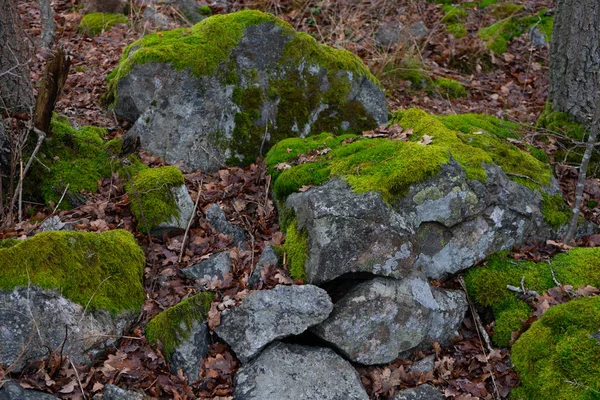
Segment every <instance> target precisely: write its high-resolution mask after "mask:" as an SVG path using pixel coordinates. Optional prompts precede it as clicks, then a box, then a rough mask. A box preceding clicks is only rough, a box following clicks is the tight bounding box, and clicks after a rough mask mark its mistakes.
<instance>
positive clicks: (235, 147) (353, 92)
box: [108, 10, 387, 169]
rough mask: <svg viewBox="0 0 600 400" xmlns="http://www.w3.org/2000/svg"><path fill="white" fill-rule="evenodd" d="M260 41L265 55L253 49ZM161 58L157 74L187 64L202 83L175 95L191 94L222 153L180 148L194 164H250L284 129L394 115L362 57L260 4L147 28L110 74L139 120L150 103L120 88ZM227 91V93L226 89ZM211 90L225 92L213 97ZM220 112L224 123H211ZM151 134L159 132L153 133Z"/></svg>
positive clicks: (333, 126)
mask: <svg viewBox="0 0 600 400" xmlns="http://www.w3.org/2000/svg"><path fill="white" fill-rule="evenodd" d="M257 32H260V33H257ZM267 36H268V39H265V37H267ZM265 40H268V41H270V42H272V46H270V48H269V49H263V50H260V49H261V48H262V47H261V46H263V44H264V43H258V41H262V42H264V41H265ZM257 49H258V50H257ZM259 50H260V51H261V54H256V55H255V54H252V55H249V54H251V53H252V52H256V51H259ZM263 53H268V54H263ZM256 58H261V59H263V61H261V62H259V61H257V60H256ZM158 64H160V65H162V64H166V65H167V66H166V68H163V71H162V72H164V70H167V72H164V76H162V77H158V78H156V74H155V73H152V76H153V77H154V78H155V79H164V80H169V79H170V78H169V76H168V75H169V74H175V73H176V72H173V71H172V70H174V71H185V72H182V74H181V75H185V76H186V78H185V79H188V78H189V81H190V82H196V83H197V84H198V89H197V95H196V93H192V91H191V89H190V86H193V85H192V84H191V83H190V84H189V85H186V88H179V87H177V88H174V89H173V90H174V91H176V92H177V93H179V92H178V91H182V92H185V93H183V94H181V95H179V94H178V95H177V96H179V97H177V99H180V100H173V99H174V97H175V96H171V100H172V101H173V102H175V103H176V102H178V101H179V102H181V101H184V102H190V104H189V105H185V106H183V105H182V107H183V108H186V107H188V106H189V108H191V109H195V110H200V111H198V112H196V113H195V117H194V118H198V120H199V124H202V123H204V125H206V126H204V125H203V129H200V130H201V131H202V135H205V136H206V137H207V140H208V141H209V145H207V146H206V147H207V148H208V149H207V151H206V153H212V154H214V155H216V156H214V155H213V157H212V158H211V157H208V156H206V157H208V160H202V161H196V159H197V158H199V156H198V153H194V154H195V155H194V156H192V155H189V156H187V155H185V152H183V151H182V152H175V153H177V155H181V154H184V156H185V157H187V158H186V159H184V160H183V162H184V163H183V165H184V167H185V168H191V169H196V168H202V169H215V168H214V167H215V166H216V165H218V163H214V158H215V157H216V158H218V159H219V160H220V161H222V163H226V164H237V165H247V164H249V163H251V162H254V161H255V160H256V157H257V156H259V155H262V154H264V153H265V152H266V151H267V150H268V149H269V148H270V146H271V145H272V144H273V143H275V142H277V141H279V140H282V139H284V138H287V137H290V136H307V135H310V134H315V133H320V132H322V131H329V132H333V133H336V134H339V133H344V132H346V131H352V132H354V133H358V132H360V131H362V130H364V129H372V128H374V127H376V126H377V125H378V124H379V123H381V122H385V120H386V118H387V113H386V112H385V98H384V95H383V92H382V91H381V86H380V84H379V82H378V81H377V79H376V78H375V77H374V76H373V75H372V74H371V73H370V71H369V69H368V68H367V67H366V66H365V65H364V63H363V62H362V61H361V60H360V58H358V57H357V56H355V55H354V54H352V53H350V52H348V51H346V50H340V49H334V48H332V47H329V46H325V45H322V44H319V43H318V42H317V41H316V40H315V39H314V38H313V37H311V36H310V35H308V34H305V33H300V32H296V31H294V29H293V28H292V27H291V26H290V25H289V24H288V23H286V22H284V21H282V20H280V19H278V18H276V17H274V16H272V15H269V14H264V13H261V12H259V11H250V10H246V11H240V12H237V13H232V14H227V15H215V16H212V17H210V18H207V19H205V20H203V21H201V22H200V23H198V24H196V25H195V26H193V27H192V28H184V29H177V30H173V31H168V32H160V33H156V34H151V35H147V36H145V37H143V38H141V39H139V40H138V41H136V42H134V43H132V44H131V45H129V46H127V48H126V49H125V50H124V53H123V56H122V58H121V60H120V63H119V66H118V68H117V69H116V70H114V71H113V72H112V73H111V74H110V75H109V78H108V81H109V82H108V87H109V96H108V100H109V101H110V102H112V104H113V105H114V106H115V110H116V112H117V113H118V114H119V115H121V116H123V117H124V118H126V119H130V120H131V121H136V120H138V119H139V118H140V115H139V114H140V113H143V112H144V110H147V109H149V107H150V105H149V104H145V103H144V104H141V103H139V104H138V103H136V102H138V101H142V100H139V98H130V97H127V96H129V95H128V94H127V93H129V92H128V91H127V90H125V89H123V90H121V92H120V93H122V96H126V98H123V97H121V98H119V96H118V93H117V91H118V90H117V89H118V88H122V87H123V85H128V84H129V83H128V82H129V80H128V77H130V74H131V73H132V68H133V67H134V66H136V69H135V70H134V72H133V73H134V74H144V73H146V72H147V71H149V70H150V69H152V68H155V67H156V65H158ZM142 66H145V67H142ZM136 76H137V75H136ZM205 78H206V79H205ZM131 79H133V78H131ZM144 79H145V78H144ZM208 80H210V82H211V83H210V84H209V83H207V81H208ZM365 81H366V82H365ZM215 85H218V86H219V90H217V92H219V96H217V95H216V94H212V93H214V90H215V89H214V86H215ZM207 86H211V89H208V88H207ZM186 90H187V91H186ZM222 93H225V96H220V94H222ZM154 95H156V93H149V94H148V95H147V96H140V97H142V98H146V97H148V98H150V97H151V96H154ZM202 96H213V97H218V98H217V99H214V101H213V99H204V98H203V97H202ZM375 97H376V98H375ZM196 98H197V99H196ZM367 98H368V99H367ZM158 100H160V99H158ZM215 101H216V102H218V104H219V105H220V109H219V112H217V111H215V110H213V109H212V108H211V109H210V110H205V109H207V108H210V107H208V106H206V104H208V103H211V104H214V103H215ZM131 103H134V104H135V107H132V106H130V104H131ZM202 104H204V106H203V105H202ZM203 107H204V108H203ZM162 109H164V107H162ZM132 110H135V112H134V111H132ZM160 110H161V107H159V111H160ZM224 113H225V114H224ZM217 114H218V115H217ZM147 117H148V118H146V119H142V120H143V121H145V124H146V126H148V125H152V123H153V116H152V115H150V114H148V116H147ZM165 118H166V117H165ZM211 119H214V120H215V122H214V123H208V122H212V121H211ZM188 120H189V118H188ZM161 129H164V128H163V127H162V125H161ZM181 129H182V132H183V131H184V130H185V133H181V134H182V135H185V136H189V135H191V133H189V132H188V131H189V130H187V128H184V127H182V128H181ZM211 130H212V131H211ZM144 132H153V129H152V128H149V129H145V130H144ZM147 134H148V135H150V134H154V133H147ZM195 134H197V132H195ZM173 135H174V136H176V135H177V134H173ZM148 142H155V143H156V142H158V141H157V140H152V138H149V139H148ZM178 143H181V141H178ZM144 145H145V142H144V140H142V146H144ZM148 146H149V147H150V145H148ZM169 149H170V150H171V149H172V148H171V147H170V148H169ZM151 150H152V151H156V152H158V151H160V150H158V149H151ZM165 151H166V150H165ZM165 151H163V153H164V152H165ZM200 153H201V154H204V153H203V152H200ZM221 154H223V155H224V156H223V157H221ZM161 155H162V153H161ZM174 157H175V156H174ZM221 158H222V159H221ZM167 161H173V162H175V161H174V160H169V159H168V158H167ZM177 161H179V159H178V160H177ZM210 163H213V164H215V165H213V164H210ZM209 164H210V165H209Z"/></svg>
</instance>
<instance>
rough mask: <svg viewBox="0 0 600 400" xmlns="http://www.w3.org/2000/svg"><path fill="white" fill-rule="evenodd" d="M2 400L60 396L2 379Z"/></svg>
mask: <svg viewBox="0 0 600 400" xmlns="http://www.w3.org/2000/svg"><path fill="white" fill-rule="evenodd" d="M0 400H58V397H55V396H52V395H51V394H48V393H44V392H39V391H37V390H30V389H24V388H22V387H21V385H19V383H18V382H15V381H6V382H4V383H3V382H2V381H0Z"/></svg>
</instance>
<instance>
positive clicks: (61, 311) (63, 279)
mask: <svg viewBox="0 0 600 400" xmlns="http://www.w3.org/2000/svg"><path fill="white" fill-rule="evenodd" d="M144 266H145V258H144V253H143V251H142V249H141V248H140V247H139V246H138V245H137V243H136V242H135V239H134V238H133V236H132V235H131V234H130V233H129V232H127V231H123V230H113V231H108V232H104V233H101V234H98V233H83V232H64V231H59V232H42V233H39V234H37V235H35V236H33V237H32V238H30V239H27V240H25V241H11V242H9V244H8V245H6V246H0V304H2V307H0V326H1V327H2V329H1V330H0V365H3V366H5V367H6V366H8V365H11V364H12V363H15V364H14V366H13V371H19V370H20V369H21V368H22V367H23V366H24V364H25V363H26V362H27V361H28V360H30V359H31V358H34V357H40V356H46V355H48V349H50V350H51V351H54V350H60V349H61V347H62V352H63V354H64V355H69V357H71V359H72V360H73V362H75V363H79V364H89V363H91V362H92V361H93V358H94V357H95V355H96V354H97V353H98V352H99V351H102V350H103V349H105V348H106V347H107V346H109V345H110V344H111V343H114V341H115V340H116V338H117V337H119V336H120V335H122V334H123V332H124V330H125V328H126V327H127V325H128V324H129V323H130V322H132V318H134V317H135V315H136V314H137V312H139V310H140V307H141V305H142V304H143V302H144V297H145V296H144V290H143V288H142V274H143V270H144Z"/></svg>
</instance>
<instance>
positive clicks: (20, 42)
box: [0, 0, 33, 114]
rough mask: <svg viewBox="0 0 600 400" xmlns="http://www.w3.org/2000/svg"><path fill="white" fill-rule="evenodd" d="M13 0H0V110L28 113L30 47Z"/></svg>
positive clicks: (29, 97)
mask: <svg viewBox="0 0 600 400" xmlns="http://www.w3.org/2000/svg"><path fill="white" fill-rule="evenodd" d="M27 43H28V42H27V41H26V40H25V33H24V31H23V25H22V24H21V20H20V19H19V14H18V13H17V9H16V2H15V1H14V0H0V112H3V113H5V114H6V113H8V114H12V113H28V112H29V110H30V109H31V107H32V106H33V91H32V89H31V79H30V75H29V62H28V60H29V49H28V46H27Z"/></svg>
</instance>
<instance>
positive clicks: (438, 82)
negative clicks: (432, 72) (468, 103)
mask: <svg viewBox="0 0 600 400" xmlns="http://www.w3.org/2000/svg"><path fill="white" fill-rule="evenodd" d="M433 87H434V91H435V92H437V93H439V94H441V95H442V96H444V97H448V98H451V99H455V98H458V97H467V89H466V88H465V87H464V86H463V84H462V83H460V82H458V81H455V80H454V79H448V78H436V79H435V80H434V81H433Z"/></svg>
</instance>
